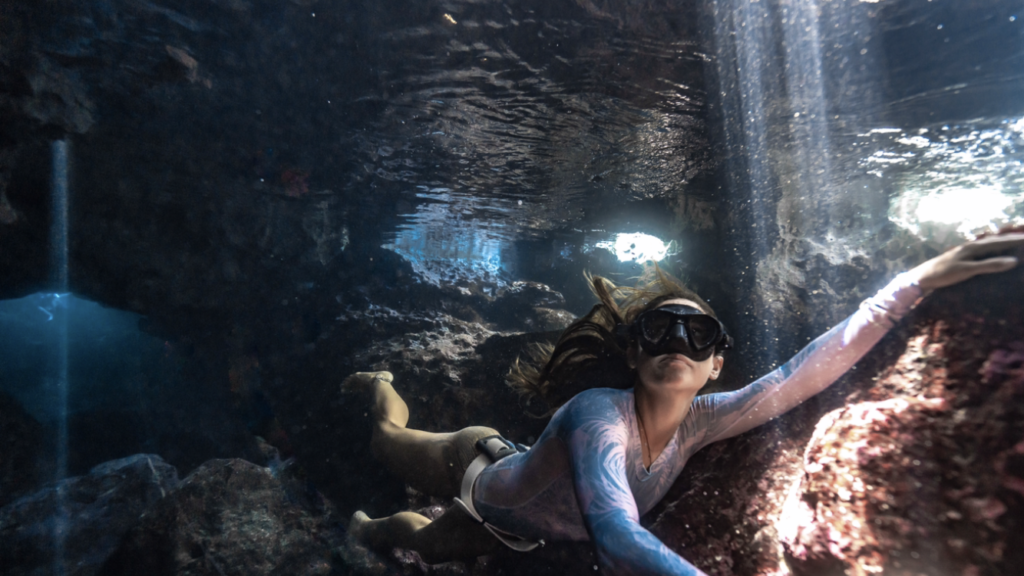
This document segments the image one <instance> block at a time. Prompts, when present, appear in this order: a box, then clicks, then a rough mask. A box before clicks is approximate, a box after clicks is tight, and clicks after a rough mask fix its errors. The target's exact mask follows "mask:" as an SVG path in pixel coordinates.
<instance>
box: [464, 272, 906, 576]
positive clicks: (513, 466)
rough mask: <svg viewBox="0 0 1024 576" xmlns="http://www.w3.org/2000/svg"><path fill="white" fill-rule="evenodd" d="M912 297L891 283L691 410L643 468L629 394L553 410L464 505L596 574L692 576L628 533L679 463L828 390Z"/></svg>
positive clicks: (600, 391)
mask: <svg viewBox="0 0 1024 576" xmlns="http://www.w3.org/2000/svg"><path fill="white" fill-rule="evenodd" d="M920 296H921V290H920V288H918V287H917V285H916V283H915V282H914V281H913V279H912V278H911V277H910V276H909V275H907V274H902V275H900V276H897V277H896V279H895V280H893V281H892V282H891V283H890V284H889V285H888V286H886V287H885V288H883V289H882V290H881V291H880V292H879V293H878V294H876V295H875V296H873V297H872V298H869V299H868V300H866V301H865V302H864V303H863V304H862V305H861V307H860V309H859V310H858V311H857V312H856V313H854V314H853V315H852V316H850V317H849V318H847V319H846V320H845V321H843V322H842V323H840V324H839V325H837V326H836V327H834V328H832V329H831V330H829V331H828V332H827V333H825V334H824V335H822V336H820V337H818V339H817V340H815V341H814V342H812V343H810V344H808V345H807V347H805V348H804V349H803V350H801V351H800V352H799V353H798V354H797V355H796V356H795V357H793V358H792V359H791V360H790V361H789V362H787V363H786V364H784V365H783V366H781V367H780V368H778V369H776V370H775V371H773V372H772V373H770V374H768V375H767V376H764V377H763V378H761V379H759V380H757V381H756V382H754V383H752V384H750V385H748V386H746V387H744V388H741V389H739V390H736V391H734V392H723V393H718V394H707V395H704V396H698V397H697V398H695V399H694V401H693V404H692V405H691V407H690V411H689V413H688V414H687V415H686V418H685V419H684V420H683V422H682V424H681V425H680V426H679V431H678V432H677V433H676V434H675V436H674V437H673V438H672V439H671V440H670V441H669V443H668V445H667V446H666V447H665V449H664V450H663V451H662V453H661V454H660V455H659V456H658V458H657V459H656V460H655V461H654V462H653V463H652V464H651V468H650V470H647V469H646V468H644V465H643V459H642V454H641V448H640V436H639V431H638V427H637V423H636V411H635V407H634V397H633V390H632V389H630V390H615V389H609V388H596V389H591V390H588V391H586V392H582V393H580V394H578V395H577V396H575V397H574V398H573V399H572V400H570V401H569V402H568V403H566V404H565V405H564V406H562V407H561V408H560V409H559V410H558V411H557V412H556V413H555V415H554V416H553V417H552V419H551V422H550V423H549V424H548V426H547V428H546V429H545V430H544V433H543V434H542V435H541V437H540V438H539V439H538V440H537V443H536V444H535V445H534V447H533V449H531V450H530V451H528V452H524V453H521V454H516V455H513V456H509V457H507V458H504V459H502V460H500V461H498V462H496V463H495V464H492V465H490V466H488V467H487V468H486V469H484V471H483V472H482V473H481V475H480V476H479V478H478V480H477V482H476V487H475V490H474V499H473V500H474V503H475V505H476V508H477V510H478V511H479V512H480V514H481V515H482V516H483V517H484V519H485V520H486V521H487V522H489V523H490V524H492V525H493V526H495V527H497V528H499V529H501V530H505V531H508V532H510V533H512V534H516V535H518V536H521V537H523V538H528V539H534V540H539V539H546V540H549V541H552V540H587V539H588V538H589V539H591V540H593V541H594V544H595V547H596V548H597V552H598V557H599V559H600V562H601V564H602V567H603V568H604V570H605V573H613V574H700V573H701V572H700V571H699V570H697V569H696V568H694V567H693V565H691V564H690V563H688V562H687V561H686V560H684V559H683V558H682V557H680V556H679V555H678V554H676V553H675V552H673V551H672V550H670V549H669V548H668V547H667V546H665V545H664V544H663V543H662V542H661V541H660V540H658V539H657V538H656V537H655V536H654V535H653V534H651V533H650V532H648V531H647V530H646V529H644V528H643V527H641V526H640V523H639V520H640V515H641V514H644V513H646V512H648V511H649V510H650V509H651V508H653V507H654V505H655V504H657V503H658V502H659V501H660V500H661V499H662V497H664V496H665V493H666V492H667V491H668V489H669V487H670V486H671V485H672V483H673V482H675V480H676V478H677V477H678V476H679V473H680V472H681V471H682V469H683V466H685V465H686V462H687V460H688V459H689V458H690V457H691V456H692V455H693V454H694V453H695V452H697V451H698V450H700V449H701V448H703V447H704V446H707V445H708V444H710V443H712V442H715V441H717V440H723V439H725V438H729V437H732V436H736V435H738V434H741V433H743V432H746V431H747V430H750V429H751V428H754V427H755V426H759V425H761V424H764V423H765V422H767V421H768V420H771V419H772V418H775V417H776V416H778V415H780V414H782V413H784V412H786V411H787V410H789V409H791V408H793V407H794V406H796V405H797V404H800V403H801V402H803V401H804V400H806V399H807V398H810V397H811V396H813V395H814V394H817V393H818V392H820V391H821V390H823V389H825V388H826V387H828V386H829V385H830V384H832V382H834V381H836V380H837V379H838V378H839V377H840V376H842V375H843V373H844V372H846V371H847V370H848V369H849V368H850V367H851V366H853V364H854V363H856V362H857V361H858V360H859V359H860V358H861V357H862V356H864V354H865V353H867V352H868V350H870V349H871V347H872V346H874V345H875V343H877V342H878V341H879V340H880V339H881V338H882V337H883V336H884V335H885V333H886V332H888V330H889V329H890V328H892V326H893V325H894V323H895V322H897V321H898V320H899V319H900V318H902V317H903V315H904V314H905V313H906V312H907V311H908V310H909V309H910V307H911V306H912V305H913V304H914V303H915V302H916V301H917V299H918V298H920Z"/></svg>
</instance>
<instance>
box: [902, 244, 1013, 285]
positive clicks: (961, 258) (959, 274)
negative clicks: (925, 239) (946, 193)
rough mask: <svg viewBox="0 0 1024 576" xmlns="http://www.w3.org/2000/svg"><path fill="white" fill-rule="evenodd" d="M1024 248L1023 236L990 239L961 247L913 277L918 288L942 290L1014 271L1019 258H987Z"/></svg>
mask: <svg viewBox="0 0 1024 576" xmlns="http://www.w3.org/2000/svg"><path fill="white" fill-rule="evenodd" d="M1021 247H1024V234H1021V233H1014V234H1003V235H1000V236H990V237H987V238H982V239H981V240H975V241H973V242H968V243H966V244H961V245H960V246H957V247H956V248H953V249H952V250H950V251H948V252H946V253H945V254H942V255H940V256H936V257H935V258H932V259H931V260H929V261H927V262H925V263H924V264H921V265H920V266H918V267H917V268H915V269H914V270H912V271H911V273H913V274H915V275H916V276H917V278H918V285H919V286H920V287H921V288H922V289H924V290H934V289H936V288H943V287H945V286H950V285H953V284H957V283H959V282H963V281H964V280H967V279H968V278H972V277H974V276H978V275H980V274H994V273H997V272H1005V271H1007V270H1010V269H1012V268H1013V267H1015V266H1016V265H1017V262H1018V260H1017V258H1015V257H1013V256H994V257H991V258H986V256H988V255H992V254H998V253H1000V252H1007V251H1009V250H1013V249H1015V248H1021Z"/></svg>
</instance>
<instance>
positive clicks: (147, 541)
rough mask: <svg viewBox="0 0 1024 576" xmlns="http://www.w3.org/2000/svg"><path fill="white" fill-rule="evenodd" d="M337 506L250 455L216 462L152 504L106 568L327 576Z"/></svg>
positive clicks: (107, 570) (134, 571)
mask: <svg viewBox="0 0 1024 576" xmlns="http://www.w3.org/2000/svg"><path fill="white" fill-rule="evenodd" d="M329 517H330V510H329V508H327V507H326V504H325V503H324V502H323V501H322V500H320V498H319V495H318V494H316V493H315V492H304V491H303V489H302V487H300V486H291V485H289V484H287V483H285V482H282V480H280V479H279V478H278V477H276V476H275V475H274V474H273V473H272V471H271V470H270V469H269V468H263V467H261V466H257V465H256V464H253V463H251V462H247V461H245V460H238V459H233V460H211V461H209V462H207V463H205V464H203V465H202V466H200V467H199V468H197V469H196V470H195V471H194V472H192V473H191V474H189V476H188V477H187V478H185V479H184V480H183V481H182V482H181V485H180V487H179V488H178V489H177V490H175V491H174V492H173V493H171V494H170V495H169V496H168V497H167V498H165V499H163V500H161V501H160V502H158V503H157V504H156V505H155V506H154V507H153V508H151V509H149V510H148V511H147V512H146V513H145V514H144V515H143V516H142V518H141V519H140V520H139V522H138V524H137V525H136V526H135V527H134V528H132V529H131V530H130V531H129V532H128V534H127V535H126V536H125V538H124V540H123V541H122V543H121V545H120V547H119V548H118V550H117V552H116V553H115V554H114V555H113V556H112V557H111V558H110V560H109V561H108V562H107V564H106V565H105V566H104V568H103V571H102V574H105V575H115V574H125V575H128V574H131V575H135V574H151V575H159V574H190V575H199V574H210V575H223V574H307V575H309V574H327V573H329V572H330V569H331V568H330V549H331V540H332V528H331V525H330V522H329Z"/></svg>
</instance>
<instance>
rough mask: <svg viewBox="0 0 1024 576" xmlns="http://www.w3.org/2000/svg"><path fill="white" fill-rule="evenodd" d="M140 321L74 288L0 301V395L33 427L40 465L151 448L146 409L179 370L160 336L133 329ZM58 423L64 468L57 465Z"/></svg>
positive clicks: (82, 467)
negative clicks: (67, 291)
mask: <svg viewBox="0 0 1024 576" xmlns="http://www.w3.org/2000/svg"><path fill="white" fill-rule="evenodd" d="M140 318H142V317H141V316H139V315H137V314H133V313H130V312H125V311H122V310H116V309H113V308H107V307H104V306H102V305H100V304H98V303H96V302H92V301H89V300H86V299H83V298H79V297H77V296H75V295H73V294H61V293H36V294H32V295H29V296H25V297H23V298H18V299H15V300H3V301H0V394H3V395H6V396H8V398H7V399H6V402H5V404H8V405H11V404H13V405H16V406H17V408H18V409H20V411H21V412H22V414H21V416H22V417H24V418H31V420H32V421H34V422H35V423H36V424H38V426H36V427H35V428H36V430H37V431H38V434H37V438H35V442H36V443H37V450H38V458H37V460H38V461H37V462H36V463H35V464H36V467H37V468H39V469H49V468H50V466H52V465H56V466H57V469H56V470H54V475H55V476H57V477H59V476H63V475H75V474H80V473H83V472H85V471H87V470H88V469H89V468H90V467H92V466H94V465H96V464H99V463H100V462H104V461H107V460H110V459H113V458H119V457H122V456H127V455H130V454H134V453H138V452H144V451H154V450H155V449H156V444H157V442H156V440H157V436H158V435H157V434H156V433H155V430H154V426H155V424H156V422H155V421H154V420H153V419H152V418H150V417H149V416H150V415H152V414H153V413H154V411H155V410H156V408H157V407H158V405H159V404H160V403H161V402H162V401H163V400H162V399H161V398H160V391H165V392H166V391H172V390H174V389H175V388H176V387H177V384H178V383H179V380H180V374H178V373H177V371H176V370H174V369H173V366H171V365H168V360H169V358H168V357H167V355H166V354H165V350H164V348H165V347H164V342H162V341H161V340H160V339H158V338H156V337H154V336H151V335H148V334H145V333H144V332H142V331H141V330H140V329H139V320H140ZM65 354H66V357H62V356H64V355H65ZM65 427H66V428H65ZM62 428H63V429H64V430H65V431H66V434H67V438H66V440H67V453H66V454H67V461H66V469H64V470H60V468H64V466H63V465H62V464H60V463H56V460H57V459H58V458H59V456H58V452H59V451H60V450H61V447H60V444H61V443H62V442H63V441H62V440H61V438H60V436H62V435H63V433H62V432H61V430H62ZM44 477H45V476H44Z"/></svg>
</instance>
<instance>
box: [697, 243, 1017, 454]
mask: <svg viewBox="0 0 1024 576" xmlns="http://www.w3.org/2000/svg"><path fill="white" fill-rule="evenodd" d="M1022 245H1024V234H1007V235H1003V236H993V237H989V238H985V239H982V240H977V241H974V242H968V243H966V244H964V245H961V246H958V247H956V248H953V249H951V250H949V251H947V252H946V253H944V254H942V255H940V256H937V257H935V258H933V259H931V260H929V261H927V262H925V263H924V264H921V265H920V266H918V267H916V268H914V269H913V270H911V271H909V272H906V273H904V274H900V275H899V276H897V277H896V279H894V280H893V281H892V282H890V283H889V285H888V286H886V287H885V288H883V289H882V290H881V291H879V293H878V294H876V295H875V296H873V297H872V298H869V299H868V300H866V301H864V303H863V304H862V305H861V307H860V309H859V310H858V311H857V312H855V313H854V314H853V315H852V316H850V317H849V318H847V319H846V320H844V321H843V322H842V323H840V324H839V325H838V326H836V327H834V328H832V329H831V330H829V331H828V332H826V333H825V334H824V335H822V336H820V337H818V338H817V339H816V340H815V341H814V342H811V343H810V344H808V345H807V346H806V347H805V348H804V349H803V350H801V351H800V352H799V353H798V354H797V355H796V356H794V357H793V358H792V359H791V360H790V361H789V362H787V363H786V364H784V365H783V366H781V367H779V368H778V369H776V370H775V371H773V372H772V373H770V374H768V375H767V376H765V377H763V378H761V379H759V380H757V381H756V382H754V383H753V384H750V385H749V386H747V387H745V388H742V389H740V390H737V391H735V392H727V393H723V394H709V395H707V396H703V397H700V398H698V399H697V400H696V401H695V403H694V407H693V408H694V409H695V413H694V416H696V417H698V418H703V419H705V421H706V424H705V426H704V428H705V429H707V430H708V433H707V435H706V436H705V438H704V442H703V443H704V444H709V443H711V442H714V441H716V440H722V439H725V438H729V437H731V436H736V435H738V434H741V433H743V432H746V431H747V430H750V429H751V428H754V427H756V426H759V425H761V424H763V423H765V422H767V421H768V420H771V419H772V418H774V417H776V416H778V415H780V414H783V413H785V412H786V411H788V410H790V409H791V408H793V407H794V406H796V405H798V404H800V403H801V402H803V401H804V400H806V399H807V398H810V397H811V396H813V395H815V394H817V393H818V392H820V391H821V390H823V389H825V388H827V387H828V386H829V385H831V384H832V383H833V382H835V381H836V380H837V379H839V377H840V376H842V375H843V374H844V373H845V372H846V371H847V370H849V369H850V367H851V366H853V365H854V364H855V363H856V362H857V361H858V360H860V359H861V358H862V357H863V356H864V355H865V354H866V353H867V352H868V351H869V350H870V349H871V348H872V347H873V346H874V345H875V344H876V343H877V342H878V341H879V340H881V339H882V337H883V336H885V334H886V333H887V332H888V331H889V329H890V328H892V326H893V325H894V324H895V323H896V322H897V321H899V319H900V318H902V317H903V315H904V314H906V312H907V311H909V310H910V308H911V306H913V304H914V302H916V301H917V299H918V298H920V296H921V295H922V293H923V291H924V290H933V289H936V288H942V287H945V286H950V285H952V284H956V283H958V282H962V281H964V280H966V279H968V278H971V277H973V276H977V275H979V274H989V273H994V272H1002V271H1005V270H1009V269H1011V268H1013V267H1014V266H1016V264H1017V259H1016V258H1014V257H1011V256H999V257H994V258H989V257H987V256H989V255H991V254H994V253H998V252H1002V251H1005V250H1008V249H1012V248H1016V247H1019V246H1022Z"/></svg>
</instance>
